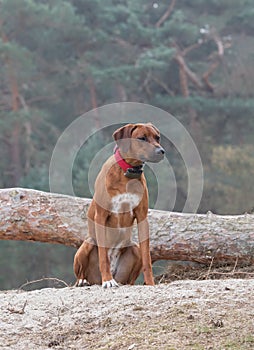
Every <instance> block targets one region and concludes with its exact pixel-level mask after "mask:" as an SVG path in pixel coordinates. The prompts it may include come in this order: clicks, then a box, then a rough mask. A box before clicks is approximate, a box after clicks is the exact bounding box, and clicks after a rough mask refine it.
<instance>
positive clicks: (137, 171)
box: [114, 146, 144, 179]
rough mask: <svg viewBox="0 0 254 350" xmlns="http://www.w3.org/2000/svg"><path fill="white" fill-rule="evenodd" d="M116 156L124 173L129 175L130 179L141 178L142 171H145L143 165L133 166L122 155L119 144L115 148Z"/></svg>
mask: <svg viewBox="0 0 254 350" xmlns="http://www.w3.org/2000/svg"><path fill="white" fill-rule="evenodd" d="M114 156H115V160H116V161H117V163H118V165H119V166H120V167H121V168H122V169H123V171H124V175H125V176H126V177H128V178H129V179H140V177H141V175H142V173H143V166H144V164H142V165H138V166H133V165H131V164H128V163H127V162H126V161H125V160H124V159H123V158H122V156H121V154H120V151H119V148H118V146H116V147H115V148H114Z"/></svg>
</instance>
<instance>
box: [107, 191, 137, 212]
mask: <svg viewBox="0 0 254 350" xmlns="http://www.w3.org/2000/svg"><path fill="white" fill-rule="evenodd" d="M139 202H140V197H139V196H138V195H137V194H135V193H130V192H125V193H121V194H118V195H116V196H114V197H112V199H111V211H112V213H114V214H122V213H130V214H131V215H133V209H135V208H136V207H137V206H138V204H139Z"/></svg>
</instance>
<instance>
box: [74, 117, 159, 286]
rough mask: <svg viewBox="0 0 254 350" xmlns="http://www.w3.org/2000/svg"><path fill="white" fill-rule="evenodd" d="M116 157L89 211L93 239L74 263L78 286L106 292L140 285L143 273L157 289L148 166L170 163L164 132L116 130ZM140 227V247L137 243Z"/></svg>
mask: <svg viewBox="0 0 254 350" xmlns="http://www.w3.org/2000/svg"><path fill="white" fill-rule="evenodd" d="M113 137H114V139H115V141H116V143H117V146H116V148H115V153H114V155H113V156H111V157H110V158H109V159H108V160H107V161H106V162H105V164H104V165H103V167H102V169H101V171H100V173H99V175H98V177H97V179H96V182H95V194H94V198H93V200H92V203H91V205H90V207H89V210H88V214H87V216H88V231H89V232H88V238H87V239H85V241H84V242H83V244H82V245H81V246H80V248H79V249H78V251H77V253H76V255H75V257H74V272H75V274H76V277H77V283H76V285H77V286H84V285H89V284H101V283H102V286H103V287H104V288H108V287H117V286H118V283H121V284H134V282H135V280H136V279H137V277H138V275H139V274H140V272H141V269H143V274H144V280H145V284H147V285H154V280H153V274H152V264H151V256H150V249H149V226H148V220H147V212H148V191H147V185H146V180H145V177H144V174H143V165H144V162H146V161H148V162H159V161H160V160H162V159H163V157H164V153H165V151H164V149H163V148H162V147H161V145H160V143H159V142H160V133H159V130H158V129H157V128H156V127H155V126H153V125H152V124H151V123H148V124H128V125H125V126H123V127H122V128H120V129H118V130H116V131H115V132H114V134H113ZM135 219H136V221H137V224H138V237H139V245H137V244H136V243H134V242H132V240H131V236H132V226H133V223H134V220H135Z"/></svg>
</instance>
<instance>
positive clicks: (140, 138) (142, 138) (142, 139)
mask: <svg viewBox="0 0 254 350" xmlns="http://www.w3.org/2000/svg"><path fill="white" fill-rule="evenodd" d="M138 140H140V141H146V140H147V138H146V136H143V137H138Z"/></svg>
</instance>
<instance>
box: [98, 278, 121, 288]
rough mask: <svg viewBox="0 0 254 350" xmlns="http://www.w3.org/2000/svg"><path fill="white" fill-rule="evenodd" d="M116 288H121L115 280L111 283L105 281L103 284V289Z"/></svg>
mask: <svg viewBox="0 0 254 350" xmlns="http://www.w3.org/2000/svg"><path fill="white" fill-rule="evenodd" d="M115 287H119V285H118V283H117V282H116V281H115V280H114V279H112V280H110V281H105V282H103V283H102V288H115Z"/></svg>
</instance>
